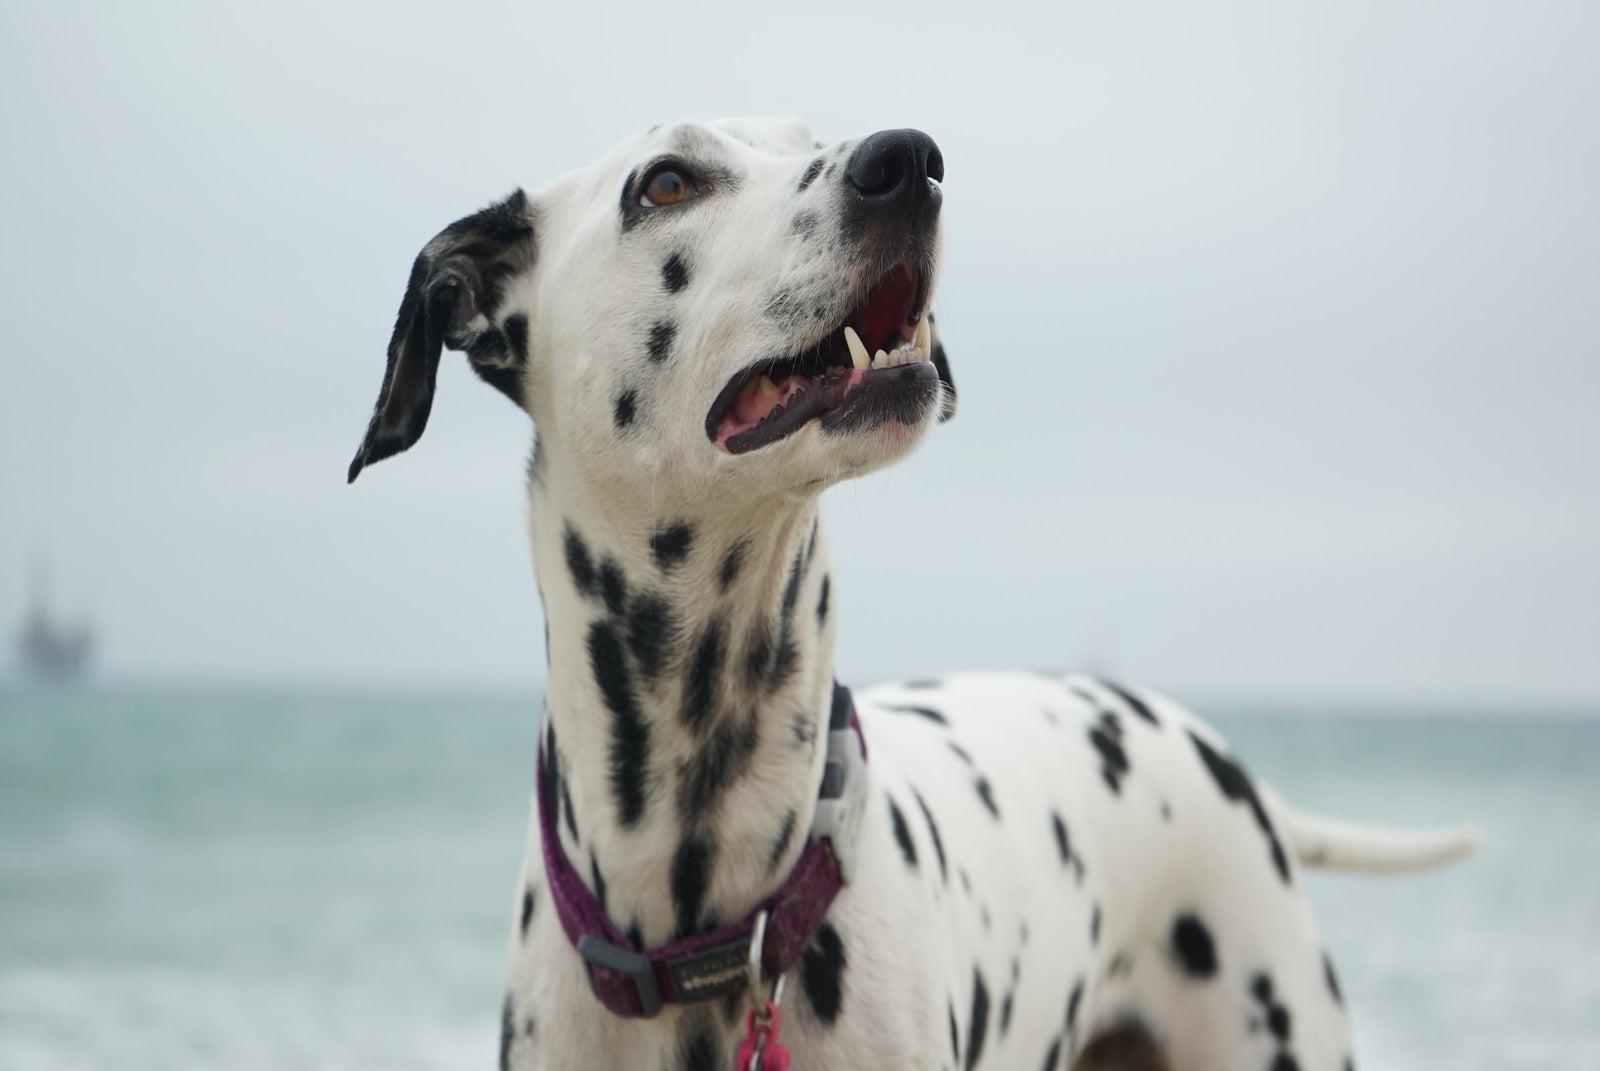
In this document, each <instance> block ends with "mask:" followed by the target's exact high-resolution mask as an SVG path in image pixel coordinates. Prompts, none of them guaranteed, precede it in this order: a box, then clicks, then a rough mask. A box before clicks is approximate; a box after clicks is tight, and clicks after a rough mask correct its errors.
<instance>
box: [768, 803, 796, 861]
mask: <svg viewBox="0 0 1600 1071" xmlns="http://www.w3.org/2000/svg"><path fill="white" fill-rule="evenodd" d="M799 820H800V816H799V815H798V814H796V813H795V810H794V808H793V807H790V808H789V809H788V810H787V811H785V812H784V815H783V825H781V826H779V827H778V836H777V838H776V839H775V840H773V842H772V851H770V852H768V853H767V873H768V874H770V873H772V872H773V871H774V870H777V869H778V862H779V860H781V859H782V858H783V853H784V852H786V851H788V850H789V841H790V840H791V839H793V837H794V826H795V823H796V822H797V821H799Z"/></svg>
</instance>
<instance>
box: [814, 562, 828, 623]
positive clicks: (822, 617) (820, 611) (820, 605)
mask: <svg viewBox="0 0 1600 1071" xmlns="http://www.w3.org/2000/svg"><path fill="white" fill-rule="evenodd" d="M830 586H831V579H830V578H829V577H828V576H827V575H826V574H824V575H823V577H822V594H821V595H819V596H817V624H818V625H821V624H822V623H823V622H824V621H826V620H828V588H829V587H830Z"/></svg>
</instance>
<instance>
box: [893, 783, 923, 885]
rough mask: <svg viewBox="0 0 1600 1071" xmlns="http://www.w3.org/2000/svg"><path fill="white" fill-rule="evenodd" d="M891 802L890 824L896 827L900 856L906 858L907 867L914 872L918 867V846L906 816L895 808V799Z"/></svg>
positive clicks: (895, 835) (895, 840)
mask: <svg viewBox="0 0 1600 1071" xmlns="http://www.w3.org/2000/svg"><path fill="white" fill-rule="evenodd" d="M887 798H888V800H889V824H890V825H891V826H893V827H894V842H895V843H896V844H898V845H900V854H901V855H902V856H904V857H905V860H906V865H907V866H909V867H911V868H912V869H913V870H915V869H916V866H917V845H916V843H915V842H914V841H912V839H911V830H910V828H909V827H907V825H906V816H905V815H903V814H901V813H900V808H899V807H896V806H895V803H894V798H893V797H887Z"/></svg>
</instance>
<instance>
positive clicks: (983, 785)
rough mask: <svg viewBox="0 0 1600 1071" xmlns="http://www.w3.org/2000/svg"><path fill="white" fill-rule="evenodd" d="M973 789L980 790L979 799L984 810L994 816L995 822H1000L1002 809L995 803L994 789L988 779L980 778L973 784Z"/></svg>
mask: <svg viewBox="0 0 1600 1071" xmlns="http://www.w3.org/2000/svg"><path fill="white" fill-rule="evenodd" d="M972 787H973V788H975V789H977V790H978V799H980V800H982V801H983V806H984V809H985V810H987V811H988V812H989V813H990V814H991V815H993V816H994V820H995V821H997V822H998V821H999V820H1000V808H999V806H998V805H997V804H996V803H995V802H994V789H993V788H991V787H990V786H989V779H988V778H987V777H980V778H978V779H977V780H976V781H974V782H972Z"/></svg>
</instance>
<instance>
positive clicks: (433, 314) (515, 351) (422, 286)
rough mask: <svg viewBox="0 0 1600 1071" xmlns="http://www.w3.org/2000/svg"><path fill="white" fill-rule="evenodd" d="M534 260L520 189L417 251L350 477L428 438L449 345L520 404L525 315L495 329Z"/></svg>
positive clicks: (525, 346)
mask: <svg viewBox="0 0 1600 1071" xmlns="http://www.w3.org/2000/svg"><path fill="white" fill-rule="evenodd" d="M533 256H534V241H533V213H532V211H531V208H530V206H529V204H528V198H527V195H526V194H524V193H523V192H522V191H521V190H517V191H516V192H514V193H513V194H512V195H511V196H510V197H507V198H506V199H505V200H504V201H501V202H500V203H499V204H494V205H490V206H489V207H488V208H485V209H484V210H483V211H481V212H475V213H473V214H472V215H470V216H466V217H464V218H462V219H458V220H456V221H455V222H454V223H452V224H450V226H448V227H446V228H445V229H444V230H442V231H440V232H439V233H438V234H437V235H436V236H435V237H434V239H433V241H431V242H429V243H428V244H427V245H426V246H424V247H423V249H422V252H421V253H419V254H417V259H416V262H415V263H413V264H412V265H411V278H410V280H409V281H407V283H406V293H405V296H404V297H403V298H401V299H400V313H399V315H398V316H396V317H395V321H394V334H393V335H392V336H390V338H389V363H388V366H387V367H386V368H385V369H384V373H383V389H382V390H381V391H379V392H378V404H377V406H376V407H375V408H374V409H373V411H372V421H371V423H369V424H368V425H367V435H366V438H365V439H363V440H362V441H361V449H359V450H357V451H356V456H355V460H354V461H352V462H350V473H349V479H350V480H351V481H352V482H353V481H354V480H355V478H356V475H357V474H358V473H360V471H361V470H362V468H364V467H365V466H367V465H370V464H372V463H373V462H374V461H382V460H383V459H384V458H386V457H389V456H391V455H393V454H398V453H400V452H401V451H402V450H405V449H407V448H409V447H410V446H411V444H413V443H415V442H416V441H417V440H418V439H419V438H421V437H422V430H423V429H424V428H425V427H427V426H428V412H429V410H430V409H431V408H432V407H433V385H434V380H435V377H436V376H437V374H438V371H439V351H440V350H441V348H443V347H444V346H449V347H450V348H451V349H453V350H462V351H465V352H466V354H467V357H468V359H469V360H470V361H471V362H472V368H473V370H474V371H476V372H477V373H478V375H479V376H481V377H483V379H484V380H485V381H486V382H488V383H489V384H490V385H491V386H493V387H496V388H497V389H499V390H500V391H502V392H503V393H504V394H506V396H507V397H509V398H510V399H511V400H512V401H513V402H516V403H517V404H518V405H519V406H520V405H521V404H522V365H523V363H524V362H525V361H526V360H527V353H528V321H527V318H526V317H524V316H521V315H520V314H519V315H514V316H509V317H507V318H506V320H505V322H504V323H503V324H500V325H499V326H496V324H495V322H494V318H495V311H496V310H497V309H498V307H499V305H500V299H501V296H502V291H503V290H504V287H505V284H506V281H507V280H508V279H509V278H510V277H511V276H513V275H515V274H516V273H517V272H519V271H523V270H525V269H526V268H528V267H529V266H531V265H532V263H533Z"/></svg>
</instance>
